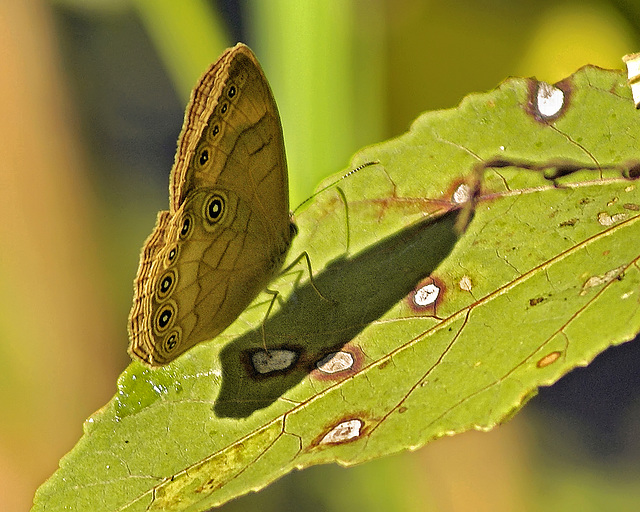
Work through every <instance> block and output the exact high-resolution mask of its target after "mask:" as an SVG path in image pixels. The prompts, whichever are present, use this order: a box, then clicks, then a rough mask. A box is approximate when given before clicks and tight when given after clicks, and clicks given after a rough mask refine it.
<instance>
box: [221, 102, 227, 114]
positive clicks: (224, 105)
mask: <svg viewBox="0 0 640 512" xmlns="http://www.w3.org/2000/svg"><path fill="white" fill-rule="evenodd" d="M227 110H229V104H228V103H227V102H226V101H225V102H224V103H223V104H222V105H220V113H221V114H226V113H227Z"/></svg>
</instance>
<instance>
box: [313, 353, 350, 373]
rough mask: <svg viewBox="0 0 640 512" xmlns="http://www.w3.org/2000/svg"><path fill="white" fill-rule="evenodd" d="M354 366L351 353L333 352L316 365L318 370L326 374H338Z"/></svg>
mask: <svg viewBox="0 0 640 512" xmlns="http://www.w3.org/2000/svg"><path fill="white" fill-rule="evenodd" d="M352 366H353V356H352V355H351V354H350V353H349V352H332V353H331V354H328V355H326V356H325V357H323V358H322V359H320V361H318V362H317V363H316V367H317V368H318V370H320V371H321V372H324V373H338V372H343V371H345V370H348V369H349V368H351V367H352Z"/></svg>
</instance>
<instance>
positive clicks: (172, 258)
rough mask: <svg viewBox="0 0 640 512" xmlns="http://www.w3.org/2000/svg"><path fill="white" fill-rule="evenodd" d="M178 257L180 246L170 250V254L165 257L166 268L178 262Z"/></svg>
mask: <svg viewBox="0 0 640 512" xmlns="http://www.w3.org/2000/svg"><path fill="white" fill-rule="evenodd" d="M177 257H178V245H177V244H176V245H174V246H173V247H172V248H171V249H170V250H169V252H168V253H167V256H166V257H165V262H164V265H165V267H168V266H169V265H171V264H172V263H173V262H174V261H176V258H177Z"/></svg>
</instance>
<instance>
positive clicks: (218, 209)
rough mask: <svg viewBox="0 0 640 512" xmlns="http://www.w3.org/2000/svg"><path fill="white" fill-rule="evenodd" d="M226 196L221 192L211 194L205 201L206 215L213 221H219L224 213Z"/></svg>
mask: <svg viewBox="0 0 640 512" xmlns="http://www.w3.org/2000/svg"><path fill="white" fill-rule="evenodd" d="M224 205H225V201H224V198H223V197H222V196H221V195H219V194H213V195H211V196H210V197H209V198H208V199H207V200H206V201H205V203H204V215H205V217H206V218H207V220H208V221H209V222H211V223H214V222H218V221H220V219H221V218H222V216H223V215H224Z"/></svg>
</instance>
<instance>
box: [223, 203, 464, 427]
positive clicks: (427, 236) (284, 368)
mask: <svg viewBox="0 0 640 512" xmlns="http://www.w3.org/2000/svg"><path fill="white" fill-rule="evenodd" d="M459 215H460V211H451V212H449V213H447V214H445V215H443V216H442V217H439V218H437V219H433V218H432V219H428V220H425V221H422V222H420V223H417V224H415V225H413V226H410V227H408V228H406V229H403V230H402V231H400V232H399V233H397V234H395V235H392V236H389V237H387V238H385V239H383V240H381V241H380V242H377V243H375V244H373V245H371V246H370V247H368V248H367V249H365V250H364V251H362V252H360V253H359V254H357V255H355V256H353V257H341V258H339V259H336V260H334V261H332V262H331V263H329V265H327V267H326V268H325V269H324V270H323V271H322V272H320V273H318V274H317V275H315V276H314V281H315V284H316V286H317V287H318V289H319V290H321V291H322V293H323V294H324V295H326V296H327V297H329V298H330V299H332V300H331V301H328V300H323V299H322V298H321V297H320V296H319V295H318V293H317V292H316V291H315V290H314V289H313V288H312V286H311V285H310V284H308V283H307V284H305V285H302V286H300V287H298V288H296V289H295V291H294V293H292V294H291V295H290V296H289V297H288V298H287V300H286V301H284V302H283V304H282V305H281V307H280V308H279V310H278V312H277V313H275V314H272V315H271V316H270V317H269V318H268V319H267V321H266V322H265V325H264V328H265V332H266V345H267V349H268V351H269V352H268V353H265V350H264V345H263V338H262V333H261V328H258V329H255V330H252V331H250V332H247V333H246V334H244V335H242V336H240V337H238V338H236V339H234V340H233V341H232V342H230V343H228V344H227V345H226V346H225V347H224V348H223V349H222V351H221V352H220V361H221V365H222V384H221V388H220V393H219V395H218V397H217V399H216V401H215V404H214V406H213V409H214V412H215V414H216V415H217V416H218V417H229V418H245V417H248V416H250V415H251V414H252V413H254V412H255V411H257V410H259V409H263V408H265V407H268V406H269V405H271V404H272V403H273V402H275V401H276V400H278V399H280V398H281V397H282V395H283V394H284V393H285V392H286V391H288V390H289V389H291V388H293V387H294V386H295V385H296V384H298V383H299V382H300V381H301V380H302V379H304V378H305V377H306V376H308V375H309V374H310V373H312V372H314V375H317V376H318V377H319V378H320V377H321V376H320V375H319V371H318V369H317V364H318V362H319V361H322V360H323V359H325V358H327V356H328V355H330V354H332V353H335V352H336V351H339V350H340V349H341V348H343V347H345V345H347V344H348V343H349V342H351V341H352V340H354V338H355V337H356V336H357V335H358V334H359V333H360V332H361V331H362V330H363V329H364V328H365V327H367V325H369V324H370V323H371V322H373V321H375V320H377V319H378V318H380V317H381V316H382V315H383V314H384V313H386V312H387V311H388V310H389V309H391V308H392V307H393V306H395V305H396V304H397V303H398V302H399V301H400V300H402V299H403V298H405V297H407V295H408V294H409V293H410V292H411V291H412V290H413V289H414V288H415V287H416V285H417V284H418V283H420V281H421V280H422V279H424V278H425V277H427V276H429V275H430V274H431V273H432V272H433V271H434V270H435V269H436V268H437V267H438V265H439V264H440V262H441V261H442V260H444V259H445V258H446V257H447V255H448V254H449V253H450V252H451V250H452V249H453V247H454V245H455V243H456V241H457V240H458V237H459V235H458V233H457V231H456V229H455V224H456V220H457V219H458V217H459ZM352 345H355V343H354V344H350V345H349V346H350V347H352ZM352 375H353V369H352V371H351V372H348V371H347V372H342V374H336V375H335V376H334V379H333V380H335V381H338V380H341V379H344V378H346V377H349V376H352ZM289 403H291V402H289Z"/></svg>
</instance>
